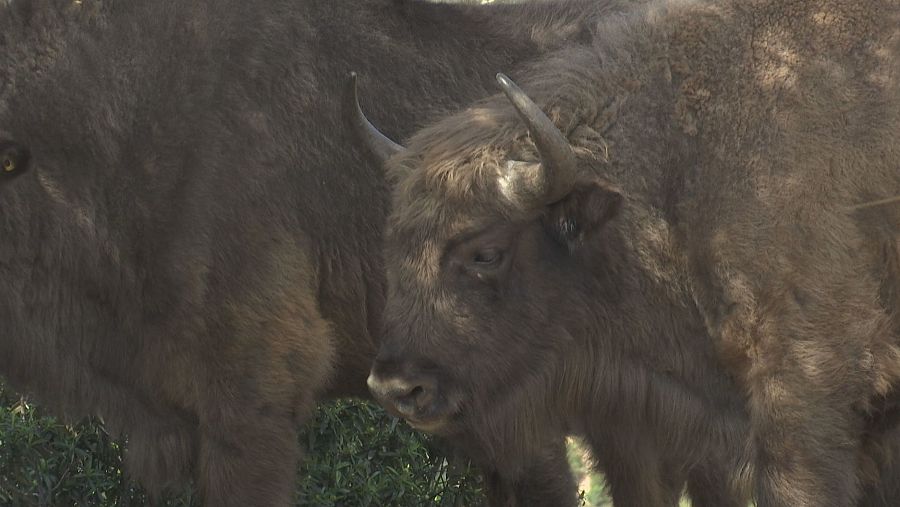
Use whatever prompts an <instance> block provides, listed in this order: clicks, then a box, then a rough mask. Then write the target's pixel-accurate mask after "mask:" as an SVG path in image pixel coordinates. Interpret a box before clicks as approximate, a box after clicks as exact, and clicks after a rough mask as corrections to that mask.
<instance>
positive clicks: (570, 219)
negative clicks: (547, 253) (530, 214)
mask: <svg viewBox="0 0 900 507" xmlns="http://www.w3.org/2000/svg"><path fill="white" fill-rule="evenodd" d="M622 201H623V198H622V194H620V193H619V192H618V191H616V190H615V189H613V188H612V187H611V186H610V185H609V184H606V183H603V182H599V181H586V182H578V183H576V184H575V187H574V188H573V189H572V191H571V192H569V194H568V195H566V196H565V197H564V198H563V199H562V200H560V201H557V202H556V203H554V204H551V205H550V207H549V210H548V212H547V215H546V217H545V224H546V226H547V228H548V231H549V232H550V234H551V235H552V236H553V237H554V238H556V239H557V240H558V241H559V242H560V243H562V244H564V245H567V246H568V247H569V248H570V249H574V248H576V247H577V246H578V245H579V244H581V243H583V242H584V240H585V238H587V237H588V236H590V235H591V234H593V233H595V232H597V231H599V230H601V229H602V228H603V226H604V225H606V223H607V222H609V221H610V220H612V219H613V218H615V217H616V215H618V213H619V210H620V209H621V207H622Z"/></svg>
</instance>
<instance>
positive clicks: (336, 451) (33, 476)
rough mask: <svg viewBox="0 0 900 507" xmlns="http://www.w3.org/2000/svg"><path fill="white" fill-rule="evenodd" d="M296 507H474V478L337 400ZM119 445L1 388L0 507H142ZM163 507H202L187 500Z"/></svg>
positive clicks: (580, 472) (432, 444)
mask: <svg viewBox="0 0 900 507" xmlns="http://www.w3.org/2000/svg"><path fill="white" fill-rule="evenodd" d="M300 441H301V443H302V444H303V446H304V447H305V448H306V449H307V452H306V457H305V459H304V462H303V465H301V467H300V469H299V470H298V471H297V492H296V497H295V500H296V504H297V505H311V506H316V507H332V506H338V505H341V506H348V507H349V506H354V507H355V506H360V507H365V506H386V505H390V506H397V507H404V506H421V505H436V506H454V507H456V506H471V505H477V504H479V503H481V502H482V500H483V499H482V494H481V484H480V479H479V477H478V474H477V471H476V470H474V469H473V468H471V467H469V466H468V465H467V464H465V463H459V462H455V461H454V460H451V459H449V458H448V454H447V453H446V452H444V450H443V449H442V446H441V444H440V442H439V441H437V440H434V439H430V438H428V437H427V436H424V435H423V434H421V433H416V432H414V431H412V430H411V429H410V428H409V427H408V426H407V425H406V424H404V423H402V422H399V421H398V420H397V419H396V418H394V417H391V416H389V415H387V414H385V412H384V411H383V410H381V409H380V408H379V407H377V406H375V405H373V404H371V403H366V402H361V401H353V400H341V401H336V402H333V403H329V404H325V405H322V406H320V407H319V409H318V410H317V412H316V416H315V418H314V420H313V421H312V422H310V424H309V425H308V426H307V427H306V428H305V431H303V433H302V434H301V437H300ZM124 445H125V444H124V442H121V441H116V440H115V439H113V438H111V437H110V436H109V434H107V433H106V431H105V430H104V429H103V426H102V425H101V424H99V423H98V422H96V421H91V420H86V421H82V422H80V423H77V424H71V425H70V424H63V423H62V422H60V421H59V420H57V419H56V418H54V417H49V416H45V415H42V414H41V411H40V409H39V408H37V407H35V406H34V405H32V404H30V403H28V402H26V401H25V400H23V399H21V398H19V397H18V396H16V395H15V394H14V393H12V392H10V391H8V390H4V389H3V386H2V384H0V506H16V507H19V506H22V507H25V506H32V505H40V506H44V505H46V506H51V505H52V506H56V505H65V506H70V505H72V506H74V505H79V506H80V505H85V506H113V505H116V506H144V505H149V503H150V502H149V501H148V499H147V497H146V494H145V493H144V491H143V490H142V489H141V488H140V487H139V486H137V485H136V484H135V483H134V482H133V481H131V480H130V479H129V478H128V477H127V475H126V474H125V472H123V470H122V450H123V447H124ZM569 459H570V462H571V464H572V467H573V469H574V471H575V473H576V476H577V477H578V479H579V481H580V483H581V488H582V489H583V491H582V492H581V495H582V499H583V504H585V505H587V506H591V507H603V506H608V505H611V502H610V500H609V497H608V496H607V494H606V491H605V488H604V485H603V479H602V477H601V476H599V475H597V474H593V473H591V472H590V470H589V468H588V466H587V464H588V463H589V461H590V458H589V456H587V453H586V451H585V450H584V449H583V447H582V446H581V445H580V444H579V443H577V442H575V441H573V442H571V443H570V446H569ZM164 505H166V506H170V507H187V506H195V505H198V502H197V501H196V498H195V497H194V496H192V495H191V494H190V492H187V493H185V494H183V495H181V496H176V497H170V498H166V499H165V501H164Z"/></svg>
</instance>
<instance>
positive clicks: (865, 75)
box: [372, 0, 900, 507]
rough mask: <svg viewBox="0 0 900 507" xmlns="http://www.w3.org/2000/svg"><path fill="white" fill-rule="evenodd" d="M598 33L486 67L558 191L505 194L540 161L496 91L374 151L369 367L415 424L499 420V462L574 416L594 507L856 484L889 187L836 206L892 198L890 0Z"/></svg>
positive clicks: (893, 409)
mask: <svg viewBox="0 0 900 507" xmlns="http://www.w3.org/2000/svg"><path fill="white" fill-rule="evenodd" d="M597 32H598V33H600V34H603V35H602V36H601V37H600V38H599V39H598V40H597V41H596V43H595V46H594V48H593V49H590V50H586V49H571V50H568V51H563V52H560V53H559V54H557V55H555V56H552V57H550V58H548V59H544V60H541V61H540V62H537V63H536V64H535V65H534V66H533V68H531V69H530V70H528V71H525V72H518V73H515V72H514V73H512V74H511V75H512V77H513V79H516V78H517V77H518V78H520V79H519V80H520V84H521V85H522V87H523V88H524V89H525V90H526V92H528V93H529V95H530V96H531V97H532V98H533V99H534V100H535V101H536V102H537V103H538V104H539V105H541V106H542V107H543V109H544V111H546V112H547V113H548V114H549V115H550V117H551V118H552V119H553V120H554V121H555V123H556V125H557V126H559V127H560V129H561V130H562V131H563V133H564V134H565V135H566V136H567V137H568V139H569V141H570V142H571V144H572V146H573V147H574V148H575V150H576V152H577V154H578V158H579V169H578V171H579V176H578V179H577V181H576V183H575V184H574V185H573V186H572V188H571V189H570V192H569V193H568V195H567V196H566V197H565V198H563V199H562V200H560V201H557V202H551V203H548V204H547V205H546V206H544V207H542V208H540V209H522V208H520V207H516V206H515V205H513V204H511V203H509V202H508V201H505V200H504V199H503V197H502V193H501V191H500V190H501V188H500V185H498V176H499V175H501V174H503V172H504V171H505V167H506V162H507V161H508V160H526V161H536V160H539V158H538V157H539V156H538V154H537V153H536V151H535V148H534V145H533V144H532V143H531V142H530V139H529V136H528V133H527V131H526V129H525V126H524V125H523V123H522V121H521V120H520V119H519V116H518V115H517V114H516V112H515V111H514V110H513V108H512V107H511V106H510V104H509V103H508V102H507V100H506V99H505V98H504V97H502V96H495V97H493V98H491V99H488V100H486V101H483V102H480V103H478V104H476V105H474V106H472V107H470V108H469V109H468V110H466V111H464V112H462V113H460V114H458V115H455V116H452V117H450V118H448V119H446V120H443V121H441V122H439V123H437V124H435V125H433V126H432V127H429V128H427V129H425V130H423V131H421V132H420V133H418V134H417V135H415V136H413V137H412V139H411V141H410V142H409V148H410V149H409V150H408V151H407V152H406V153H405V154H403V155H400V156H397V157H395V158H394V159H392V162H391V164H390V166H391V170H392V173H393V177H394V179H395V180H396V181H397V182H398V183H397V185H396V189H395V193H394V209H393V211H392V214H391V216H390V219H389V228H388V236H387V243H388V246H387V257H386V258H387V259H388V260H389V264H388V283H389V291H388V306H387V311H386V315H385V328H386V333H385V337H384V341H383V344H382V347H381V351H380V353H379V357H378V361H377V362H376V364H375V366H374V367H373V371H372V378H373V379H375V381H376V382H377V381H384V380H386V379H395V381H397V382H402V383H403V385H409V386H418V388H419V389H418V390H415V389H414V390H412V391H411V392H410V396H411V397H413V398H414V399H415V401H416V403H415V405H414V406H415V411H414V412H410V408H409V407H410V406H412V405H407V406H406V407H405V410H406V415H407V417H408V418H409V419H410V420H411V421H412V422H413V424H415V425H418V426H419V427H421V428H423V429H427V430H429V431H433V432H436V433H440V434H446V435H452V434H456V433H470V434H474V435H476V436H480V437H482V438H483V440H484V442H485V443H486V445H489V443H490V442H497V441H506V442H509V441H517V442H518V443H519V447H518V449H516V450H513V449H512V448H511V447H506V448H503V449H493V451H494V455H493V456H492V459H493V460H494V461H495V462H498V463H505V464H506V465H507V466H508V467H511V468H513V469H514V468H515V467H516V466H517V464H518V463H528V462H529V459H530V458H531V457H534V459H538V458H539V457H540V456H541V455H542V452H541V445H542V442H543V440H542V436H543V435H548V434H553V433H554V432H556V433H563V432H566V431H570V430H571V431H576V432H578V433H581V434H583V435H584V436H585V437H586V439H587V440H588V441H589V442H590V443H591V444H592V446H593V448H594V450H595V451H596V453H597V455H598V456H599V458H600V461H601V465H602V466H603V468H604V469H605V470H606V471H607V473H608V474H609V476H610V478H611V487H612V493H613V495H614V498H615V502H616V505H617V507H621V506H628V505H634V506H642V507H646V506H659V505H673V504H674V503H675V499H676V498H677V494H678V493H679V491H680V488H681V485H682V484H683V481H684V479H685V478H686V477H688V478H693V479H694V482H693V483H692V485H691V487H690V492H691V493H692V495H693V496H694V497H695V501H698V502H699V503H700V504H703V505H742V504H743V505H745V503H742V502H746V498H747V497H748V496H749V495H750V494H751V492H752V493H753V495H754V496H755V499H756V501H757V502H758V504H759V505H760V506H766V507H769V506H779V507H788V506H790V507H798V506H809V507H813V506H814V507H821V506H846V505H852V504H854V502H856V501H858V500H859V499H860V498H861V492H862V491H863V490H867V489H869V488H870V487H871V485H872V483H873V482H876V481H877V480H878V473H877V471H878V469H879V468H884V467H886V466H888V465H889V463H887V462H886V461H885V460H884V453H883V452H881V448H882V447H883V446H884V445H885V444H886V443H888V444H889V445H893V443H892V442H889V440H888V437H886V435H887V434H888V433H886V432H887V430H889V429H890V428H893V427H895V425H896V422H897V420H898V410H900V391H898V388H900V240H898V230H900V206H897V205H895V204H886V205H881V206H871V207H866V208H858V209H854V206H857V205H859V204H861V203H866V202H870V201H875V200H878V199H883V198H891V197H894V196H897V195H900V165H898V164H900V142H898V140H900V5H898V3H897V2H896V1H894V0H863V1H860V0H818V1H814V0H791V1H785V0H754V1H744V0H732V1H721V2H704V1H660V2H654V3H652V4H650V5H649V6H648V7H647V8H646V9H640V10H638V11H636V12H634V13H631V14H629V15H628V16H625V17H622V18H617V19H613V20H611V21H609V22H608V23H606V24H604V25H603V26H602V27H601V28H599V29H598V30H597ZM382 401H383V402H384V403H385V404H386V405H388V406H391V405H393V403H392V402H396V401H397V400H391V399H383V400H382ZM401 401H403V400H401ZM407 401H408V400H407ZM893 438H896V437H893ZM511 473H512V472H511ZM894 480H895V479H893V478H892V479H890V480H887V481H885V482H886V484H888V485H889V487H886V488H885V491H888V490H889V489H890V488H893V489H896V488H894V487H893V486H890V483H891V482H893V481H894ZM710 483H719V484H728V485H729V486H730V487H731V492H730V493H729V495H728V497H729V498H711V497H710V496H709V494H708V493H709V492H708V491H707V490H706V489H705V488H704V484H710ZM866 495H867V496H866V497H865V498H864V499H862V501H863V502H866V503H869V504H874V505H877V504H879V503H880V502H884V503H883V504H884V505H891V503H890V500H884V499H883V498H879V495H880V493H878V492H867V493H866ZM731 502H733V503H731Z"/></svg>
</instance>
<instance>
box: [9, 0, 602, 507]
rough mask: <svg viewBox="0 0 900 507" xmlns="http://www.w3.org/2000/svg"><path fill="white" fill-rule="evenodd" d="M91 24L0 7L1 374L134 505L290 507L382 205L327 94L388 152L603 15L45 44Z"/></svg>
mask: <svg viewBox="0 0 900 507" xmlns="http://www.w3.org/2000/svg"><path fill="white" fill-rule="evenodd" d="M98 5H99V4H97V3H95V2H91V1H89V0H85V1H84V2H80V3H77V4H76V3H72V2H69V1H67V0H40V1H35V2H29V1H28V0H15V1H14V2H13V4H12V6H11V7H10V6H7V4H6V2H3V7H0V27H2V30H0V49H2V51H0V62H2V69H0V71H2V74H0V84H2V93H3V96H2V100H0V151H2V153H0V155H3V157H4V161H5V160H9V161H10V163H12V162H15V164H13V165H14V166H15V167H14V169H15V170H13V171H8V172H7V171H6V170H5V169H3V172H2V173H0V374H2V375H3V376H4V377H5V378H6V379H7V380H8V381H9V383H10V385H11V386H12V387H13V388H15V389H18V390H20V391H22V392H24V393H27V394H29V395H33V396H34V397H35V398H36V399H37V400H39V401H40V402H41V403H43V404H44V405H46V406H48V407H50V408H51V409H53V410H56V411H58V412H59V413H62V414H65V415H68V416H70V417H80V416H82V415H86V414H95V415H100V416H102V418H103V419H104V421H105V422H106V425H107V427H108V428H109V429H110V430H111V431H112V432H113V433H116V434H118V433H122V432H124V433H127V434H128V436H129V447H128V453H127V464H128V467H129V470H130V471H131V473H132V474H133V475H134V476H136V477H138V478H139V479H140V480H141V481H142V482H143V483H144V484H145V485H146V486H148V487H150V488H152V489H155V490H158V489H160V488H165V487H168V486H174V485H178V484H182V483H184V482H185V481H186V480H187V479H194V481H195V482H196V484H197V486H198V487H199V489H200V491H201V493H202V495H203V496H204V499H205V502H206V504H208V505H215V506H224V505H240V506H245V505H285V504H288V503H289V502H290V499H291V498H292V494H293V485H294V474H295V463H296V461H297V459H298V455H299V450H298V449H297V443H296V442H297V441H296V431H297V424H298V423H301V422H303V421H304V420H306V418H307V416H308V415H309V413H310V411H311V409H312V407H313V406H314V403H315V401H316V400H317V399H320V398H322V397H326V396H339V395H365V394H366V393H367V391H366V388H365V383H364V380H365V377H366V375H367V372H368V369H369V366H370V362H371V359H372V357H373V356H374V353H375V349H376V343H375V341H376V339H375V337H374V336H373V331H374V330H378V329H380V327H381V325H380V317H381V312H382V306H383V301H384V289H385V282H384V274H383V273H382V269H383V268H382V260H381V259H382V257H381V236H382V232H381V231H382V222H383V220H384V218H385V216H386V208H387V201H388V200H389V199H388V194H387V189H388V185H387V183H386V182H385V179H384V176H383V175H382V173H381V171H379V170H377V169H375V168H374V167H370V166H369V164H367V163H366V162H365V161H366V158H367V157H366V155H365V153H364V152H363V151H362V150H360V149H355V148H353V146H354V145H355V144H356V143H355V142H353V140H352V138H351V137H350V135H349V131H348V130H346V129H345V128H344V125H343V124H342V123H341V122H340V118H341V114H340V111H341V101H340V98H339V97H340V94H339V90H341V89H342V87H343V86H344V80H345V76H346V74H347V72H348V71H349V70H351V69H355V70H357V71H359V72H360V73H361V74H362V75H363V76H365V78H364V84H365V86H367V87H368V89H369V90H370V92H371V96H373V97H377V99H378V100H373V101H372V103H371V104H370V107H369V110H370V112H371V114H372V116H373V117H374V118H375V119H376V120H377V121H379V123H380V124H381V125H383V126H384V128H385V130H386V131H387V132H388V133H389V134H390V135H394V136H398V135H399V136H403V135H404V134H406V133H408V132H411V131H412V130H413V129H414V128H416V127H418V126H420V125H421V122H423V121H424V120H425V119H426V118H428V117H429V116H431V115H436V114H443V113H445V112H446V111H448V110H455V109H457V108H458V105H459V104H463V103H468V102H470V101H472V100H475V99H477V98H479V97H483V96H487V95H489V93H490V92H489V90H490V91H491V92H492V91H493V84H492V80H493V74H494V72H495V71H496V69H498V68H507V67H510V66H515V65H516V63H517V62H519V61H522V60H524V59H530V58H534V57H535V56H536V55H538V54H540V53H541V52H544V51H546V50H548V49H551V48H554V47H557V46H559V45H560V44H562V43H564V42H567V41H572V40H576V39H583V40H588V39H589V38H590V37H589V36H590V33H589V32H586V31H585V28H586V27H591V26H594V23H593V21H592V19H594V18H595V17H597V16H601V15H603V14H604V13H605V11H606V10H607V9H608V8H609V7H610V5H611V3H607V2H605V1H598V2H586V1H569V2H559V3H555V4H553V5H552V6H550V5H536V6H497V7H489V8H487V7H485V8H481V7H461V6H448V5H434V4H427V3H419V2H402V3H401V2H393V1H389V0H367V1H357V0H353V1H351V0H332V1H327V2H325V1H318V0H308V1H296V0H291V1H287V0H285V1H282V0H276V1H272V2H248V1H245V0H234V1H232V0H216V1H211V0H210V1H206V0H187V1H186V0H177V1H176V0H157V1H153V2H137V1H135V2H128V1H118V2H111V3H110V4H108V8H104V9H102V10H98V11H97V12H101V11H102V12H103V16H102V17H101V19H100V20H99V21H98V22H87V21H83V22H77V23H76V22H73V23H71V24H65V25H60V24H53V23H57V20H62V19H64V20H69V19H77V18H79V17H80V16H82V15H83V12H82V14H79V10H80V9H89V8H90V9H94V8H95V7H97V6H98ZM104 5H106V4H104ZM48 9H51V10H48ZM52 9H57V10H56V11H53V10H52ZM70 17H71V18H70ZM47 20H49V21H47ZM66 23H68V21H67V22H66ZM585 37H586V38H585ZM4 167H7V166H4ZM8 167H12V165H11V166H8ZM554 444H555V446H556V447H555V449H554V452H557V451H558V450H559V449H561V446H562V442H561V441H557V442H555V443H554ZM472 447H473V449H475V448H476V447H477V446H472ZM551 454H552V453H551ZM489 473H490V474H494V472H493V471H492V470H490V469H489ZM535 473H539V471H536V472H535ZM557 473H558V472H557V471H556V470H552V471H550V472H548V474H549V475H547V477H546V480H551V481H556V480H557V479H556V478H555V477H553V475H555V474H557ZM543 480H545V479H544V478H542V477H538V476H536V477H535V479H534V482H535V484H538V485H539V484H541V481H543ZM563 480H564V482H565V480H566V479H565V478H564V479H563ZM568 480H569V481H570V480H571V479H570V478H568ZM566 484H568V482H566ZM500 487H501V488H512V489H513V490H515V489H516V488H517V487H518V486H516V485H510V484H506V483H502V484H501V485H500ZM567 494H568V495H571V492H569V493H567Z"/></svg>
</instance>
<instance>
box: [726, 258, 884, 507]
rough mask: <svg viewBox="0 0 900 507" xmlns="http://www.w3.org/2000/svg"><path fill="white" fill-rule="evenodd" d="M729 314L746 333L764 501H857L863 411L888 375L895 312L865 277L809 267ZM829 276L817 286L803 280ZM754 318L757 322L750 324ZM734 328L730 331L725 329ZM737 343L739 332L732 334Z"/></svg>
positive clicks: (759, 495)
mask: <svg viewBox="0 0 900 507" xmlns="http://www.w3.org/2000/svg"><path fill="white" fill-rule="evenodd" d="M803 276H804V278H803V279H802V280H801V281H800V282H798V283H797V284H796V285H794V286H788V287H783V288H781V289H780V290H772V291H771V292H767V293H766V294H760V295H758V296H757V297H756V300H758V301H765V302H766V305H765V307H760V306H756V305H753V306H748V307H747V308H752V310H751V311H750V313H749V314H743V315H742V316H741V317H740V318H738V319H735V321H732V322H730V326H733V327H730V329H731V330H736V329H740V330H742V331H738V332H737V333H736V335H734V336H740V334H741V333H742V334H743V338H742V340H743V343H744V344H745V345H744V346H745V349H744V350H745V354H746V357H747V358H748V362H747V367H746V369H745V370H744V371H743V372H742V375H743V377H744V381H745V382H746V386H747V389H748V392H749V394H750V404H749V408H750V414H751V425H752V432H753V433H752V434H753V437H754V440H755V444H756V459H755V462H756V463H755V464H756V467H755V479H756V487H755V490H756V500H757V504H758V505H759V506H760V507H827V506H847V505H854V504H855V503H856V500H857V495H858V492H859V482H860V476H859V457H860V453H861V450H862V448H861V444H862V437H863V435H864V432H865V425H864V421H865V420H864V417H863V413H864V411H865V408H866V406H867V403H868V402H869V400H870V399H872V398H873V397H874V396H875V395H876V394H877V390H876V386H877V384H876V382H877V381H879V378H880V382H882V383H883V384H887V383H888V382H887V381H886V380H887V378H889V373H888V372H889V369H887V370H885V365H884V364H881V362H882V361H885V360H887V359H889V358H890V357H892V355H893V354H894V352H892V351H891V350H890V347H891V346H890V345H889V340H890V338H889V337H890V333H889V327H888V320H887V318H886V317H885V314H884V311H883V308H880V307H879V306H878V304H877V301H876V299H875V297H874V295H875V294H877V287H876V286H875V285H874V284H866V283H865V282H866V280H865V277H860V276H858V275H847V276H844V277H840V273H839V272H837V269H835V271H834V272H832V273H831V274H830V276H828V277H826V276H825V275H824V274H818V275H815V276H814V275H803ZM822 279H827V280H828V281H829V283H828V285H826V286H825V287H816V289H817V290H809V289H803V287H804V286H803V285H802V283H803V280H822ZM748 323H754V324H752V325H750V326H748V325H747V324H748ZM727 338H728V335H727V334H726V339H727ZM732 343H734V342H732Z"/></svg>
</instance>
